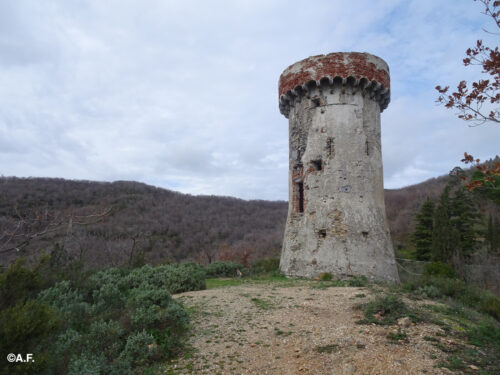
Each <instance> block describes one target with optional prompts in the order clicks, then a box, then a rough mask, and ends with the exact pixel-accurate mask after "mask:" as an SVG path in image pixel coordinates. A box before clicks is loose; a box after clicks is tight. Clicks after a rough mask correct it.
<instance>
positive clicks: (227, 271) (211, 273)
mask: <svg viewBox="0 0 500 375" xmlns="http://www.w3.org/2000/svg"><path fill="white" fill-rule="evenodd" d="M238 269H239V270H242V269H243V266H242V265H241V264H238V263H233V262H213V263H210V264H209V265H207V266H206V267H205V271H206V274H207V277H235V276H236V270H238Z"/></svg>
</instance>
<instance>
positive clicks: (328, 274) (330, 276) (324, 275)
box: [319, 272, 332, 281]
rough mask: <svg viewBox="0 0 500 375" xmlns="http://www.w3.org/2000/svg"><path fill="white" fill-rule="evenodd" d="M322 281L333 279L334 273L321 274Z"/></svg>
mask: <svg viewBox="0 0 500 375" xmlns="http://www.w3.org/2000/svg"><path fill="white" fill-rule="evenodd" d="M319 279H320V281H330V280H331V279H332V274H331V273H329V272H324V273H322V274H320V275H319Z"/></svg>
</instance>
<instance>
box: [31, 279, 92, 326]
mask: <svg viewBox="0 0 500 375" xmlns="http://www.w3.org/2000/svg"><path fill="white" fill-rule="evenodd" d="M38 300H39V301H40V302H42V303H44V304H46V305H48V306H51V307H53V308H55V309H57V310H58V311H59V313H60V315H61V317H62V319H63V322H64V324H65V325H66V326H67V327H71V326H78V325H81V324H82V323H84V322H85V319H86V318H87V317H88V316H89V315H90V311H91V306H90V305H89V304H88V303H87V302H85V301H84V300H83V296H82V294H81V293H80V292H78V291H77V290H75V289H71V283H70V282H69V281H67V280H65V281H61V282H59V283H57V284H56V285H54V286H53V287H52V288H49V289H45V290H43V291H41V292H40V294H39V295H38Z"/></svg>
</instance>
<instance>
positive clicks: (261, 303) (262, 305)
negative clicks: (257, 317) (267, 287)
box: [250, 297, 273, 310]
mask: <svg viewBox="0 0 500 375" xmlns="http://www.w3.org/2000/svg"><path fill="white" fill-rule="evenodd" d="M250 301H252V302H253V303H254V304H255V305H256V306H257V307H258V308H259V309H262V310H269V309H271V308H272V307H273V304H272V302H271V301H269V300H265V299H263V298H256V297H255V298H252V299H250Z"/></svg>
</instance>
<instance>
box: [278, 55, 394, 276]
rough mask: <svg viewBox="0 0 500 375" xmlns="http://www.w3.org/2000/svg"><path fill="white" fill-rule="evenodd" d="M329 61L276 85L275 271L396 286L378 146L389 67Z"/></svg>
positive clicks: (365, 59)
mask: <svg viewBox="0 0 500 375" xmlns="http://www.w3.org/2000/svg"><path fill="white" fill-rule="evenodd" d="M331 55H334V56H331ZM331 55H326V56H314V57H312V58H309V59H306V60H303V61H302V62H299V63H296V64H294V65H292V66H291V67H289V68H288V69H287V70H285V72H284V73H283V74H282V76H281V79H280V110H281V112H282V113H283V114H284V115H285V116H287V117H288V118H289V135H290V155H289V158H290V159H289V163H290V171H289V209H288V219H287V225H286V230H285V238H284V241H283V250H282V255H281V264H280V268H281V270H282V271H283V272H284V273H285V274H286V275H288V276H304V277H315V276H317V275H319V274H320V273H323V272H329V273H332V274H333V275H335V276H337V277H348V276H358V275H365V276H367V277H370V278H373V279H376V280H386V281H392V282H397V281H398V274H397V268H396V264H395V260H394V252H393V249H392V244H391V241H390V234H389V228H388V225H387V221H386V216H385V205H384V196H383V174H382V154H381V147H380V112H381V108H385V106H387V104H388V102H389V87H388V85H389V74H388V68H387V65H386V64H385V62H384V61H383V60H381V59H379V58H377V57H375V56H372V55H368V54H352V53H351V54H331ZM350 55H353V56H354V57H353V58H351V56H350ZM329 64H330V65H329ZM332 64H333V65H332ZM356 64H358V65H356ZM356 66H358V68H356ZM324 74H327V75H324ZM339 74H344V75H345V76H339ZM376 79H379V80H380V81H382V83H383V84H381V82H379V81H377V80H376ZM300 82H302V83H300Z"/></svg>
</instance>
